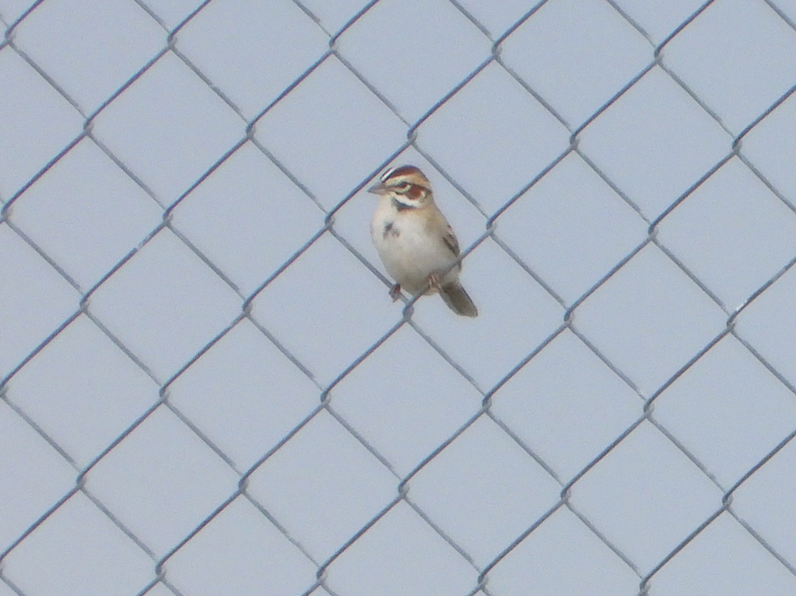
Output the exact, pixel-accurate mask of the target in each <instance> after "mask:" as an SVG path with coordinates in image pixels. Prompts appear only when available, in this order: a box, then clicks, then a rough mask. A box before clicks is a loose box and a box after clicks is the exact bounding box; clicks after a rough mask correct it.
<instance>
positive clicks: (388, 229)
mask: <svg viewBox="0 0 796 596" xmlns="http://www.w3.org/2000/svg"><path fill="white" fill-rule="evenodd" d="M400 235H401V232H399V231H398V230H397V229H396V228H395V226H394V225H393V222H391V221H388V222H387V223H386V224H384V237H385V238H386V237H387V236H392V237H393V238H397V237H398V236H400Z"/></svg>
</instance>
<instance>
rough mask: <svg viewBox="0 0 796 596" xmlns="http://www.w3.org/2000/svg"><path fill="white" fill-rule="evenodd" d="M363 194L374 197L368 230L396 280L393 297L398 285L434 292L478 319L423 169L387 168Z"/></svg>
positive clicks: (450, 236)
mask: <svg viewBox="0 0 796 596" xmlns="http://www.w3.org/2000/svg"><path fill="white" fill-rule="evenodd" d="M368 192H372V193H374V194H377V195H379V206H378V208H377V209H376V213H374V214H373V220H372V221H371V223H370V234H371V236H372V238H373V244H374V245H375V246H376V250H377V251H378V253H379V256H380V257H381V261H382V263H384V267H385V268H386V269H387V272H388V273H389V274H390V275H391V276H392V278H393V279H394V280H395V281H396V282H397V283H396V284H395V285H394V286H393V288H392V290H390V296H392V298H393V300H397V299H398V297H399V296H400V294H401V288H403V289H404V290H406V291H407V292H409V293H411V294H413V295H417V294H420V293H421V292H422V293H424V294H434V293H436V292H439V294H440V296H442V299H443V300H444V301H445V304H447V305H448V307H449V308H450V309H451V310H452V311H453V312H455V313H456V314H457V315H464V316H466V317H477V316H478V309H477V308H476V307H475V304H473V301H472V299H471V298H470V296H469V295H468V294H467V292H466V291H465V290H464V288H463V287H462V285H461V284H460V283H459V272H460V271H461V269H462V264H461V262H457V259H458V258H459V243H458V241H457V240H456V235H455V234H454V233H453V230H452V229H451V227H450V224H448V220H447V219H445V216H444V215H442V212H441V211H440V210H439V207H437V205H436V203H434V195H433V194H432V192H431V184H430V183H429V181H428V178H426V177H425V176H424V175H423V172H421V171H420V170H419V169H418V168H416V167H415V166H401V167H399V168H391V169H389V170H387V171H386V172H384V174H382V176H381V182H380V183H379V184H376V185H375V186H373V187H371V188H369V189H368Z"/></svg>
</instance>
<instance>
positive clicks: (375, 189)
mask: <svg viewBox="0 0 796 596" xmlns="http://www.w3.org/2000/svg"><path fill="white" fill-rule="evenodd" d="M386 190H387V187H386V186H384V184H382V183H381V182H380V183H379V184H374V185H373V186H371V187H370V188H369V189H368V192H372V193H373V194H374V195H383V194H384V193H385V192H386Z"/></svg>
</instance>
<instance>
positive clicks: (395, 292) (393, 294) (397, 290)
mask: <svg viewBox="0 0 796 596" xmlns="http://www.w3.org/2000/svg"><path fill="white" fill-rule="evenodd" d="M400 297H401V284H395V285H394V286H393V287H391V288H390V298H392V301H393V302H395V301H396V300H398V298H400Z"/></svg>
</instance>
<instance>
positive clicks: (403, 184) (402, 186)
mask: <svg viewBox="0 0 796 596" xmlns="http://www.w3.org/2000/svg"><path fill="white" fill-rule="evenodd" d="M409 186H410V184H409V183H408V182H401V183H400V184H399V185H397V186H396V187H395V188H396V189H398V190H407V189H408V188H409Z"/></svg>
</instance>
